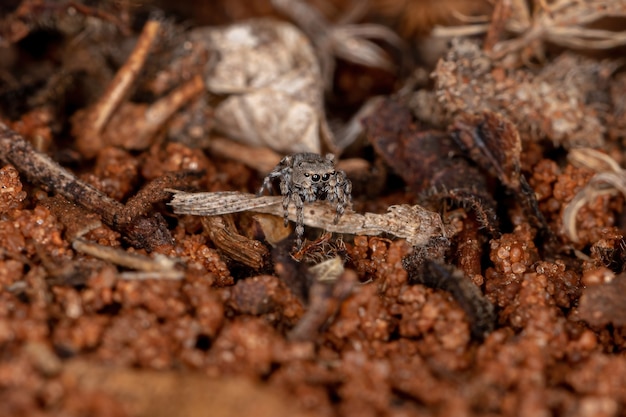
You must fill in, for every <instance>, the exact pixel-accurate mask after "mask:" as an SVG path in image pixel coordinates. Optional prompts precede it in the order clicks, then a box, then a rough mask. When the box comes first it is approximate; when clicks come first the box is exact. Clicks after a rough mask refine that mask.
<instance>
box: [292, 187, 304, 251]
mask: <svg viewBox="0 0 626 417" xmlns="http://www.w3.org/2000/svg"><path fill="white" fill-rule="evenodd" d="M293 204H294V205H295V206H296V246H297V247H298V249H300V248H302V236H304V200H302V196H301V195H300V194H297V193H294V194H293Z"/></svg>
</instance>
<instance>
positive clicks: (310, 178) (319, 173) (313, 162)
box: [291, 154, 337, 188]
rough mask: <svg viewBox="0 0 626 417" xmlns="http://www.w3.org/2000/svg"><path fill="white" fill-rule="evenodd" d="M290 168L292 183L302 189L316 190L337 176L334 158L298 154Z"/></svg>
mask: <svg viewBox="0 0 626 417" xmlns="http://www.w3.org/2000/svg"><path fill="white" fill-rule="evenodd" d="M297 156H298V157H299V158H295V159H294V161H293V166H292V174H291V175H292V181H293V182H294V184H297V185H299V186H301V187H303V188H317V187H319V186H322V185H323V184H324V183H327V182H328V181H331V180H333V179H334V178H335V177H336V176H337V172H336V170H335V163H334V160H333V159H334V157H333V156H332V155H327V156H326V157H323V156H320V155H317V154H299V155H297Z"/></svg>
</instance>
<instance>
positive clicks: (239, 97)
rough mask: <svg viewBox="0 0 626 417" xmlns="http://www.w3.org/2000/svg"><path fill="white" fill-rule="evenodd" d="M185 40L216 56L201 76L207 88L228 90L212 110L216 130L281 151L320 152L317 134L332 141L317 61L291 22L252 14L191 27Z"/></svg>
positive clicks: (218, 91)
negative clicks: (223, 24) (226, 22)
mask: <svg viewBox="0 0 626 417" xmlns="http://www.w3.org/2000/svg"><path fill="white" fill-rule="evenodd" d="M189 40H190V41H192V42H195V43H198V44H204V45H206V46H205V47H206V48H207V50H210V51H212V52H213V53H214V54H215V56H216V58H215V61H214V62H212V63H211V65H208V66H207V68H206V71H205V74H204V77H205V84H206V87H207V89H208V90H209V91H210V92H212V93H214V94H223V95H227V97H226V98H225V99H224V101H222V102H221V103H220V104H219V105H218V107H217V108H216V109H215V113H214V117H215V128H216V129H217V130H218V131H221V132H223V133H225V134H226V135H228V136H229V137H231V138H233V139H236V140H239V141H241V142H243V143H245V144H247V145H251V146H258V147H262V146H266V147H269V148H271V149H274V150H276V151H279V152H284V153H296V152H314V153H320V152H321V142H320V138H322V139H324V140H326V142H327V143H328V144H330V143H332V140H331V138H330V135H331V134H330V130H329V129H328V126H327V125H326V118H325V115H324V109H323V91H324V86H323V81H322V78H321V72H320V69H319V64H318V62H317V59H316V57H315V53H314V51H313V48H312V47H311V44H310V42H309V40H308V39H307V38H306V37H305V36H304V35H303V34H302V33H301V32H300V31H299V30H298V29H297V28H295V27H294V26H293V25H291V24H289V23H285V22H280V21H275V20H269V19H256V20H250V21H247V22H242V23H236V24H233V25H229V26H227V27H224V28H218V29H215V28H203V29H196V30H194V31H192V32H191V33H190V35H189Z"/></svg>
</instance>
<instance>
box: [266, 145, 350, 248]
mask: <svg viewBox="0 0 626 417" xmlns="http://www.w3.org/2000/svg"><path fill="white" fill-rule="evenodd" d="M276 178H280V193H281V194H282V196H283V209H284V218H285V226H287V224H289V203H290V202H293V204H294V206H295V207H296V239H297V240H296V245H297V247H298V248H300V247H301V246H302V236H303V235H304V214H303V208H304V203H312V202H314V201H317V200H326V201H328V202H330V203H336V204H337V208H336V210H337V215H336V216H335V223H337V222H338V221H339V218H340V217H341V215H342V214H343V213H344V211H345V208H346V207H347V206H348V205H349V204H350V200H351V199H352V195H351V194H350V193H351V192H352V183H351V182H350V180H349V179H348V178H347V177H346V173H345V172H343V171H341V170H338V169H336V168H335V156H334V155H333V154H327V155H326V156H325V157H324V156H321V155H318V154H315V153H308V152H304V153H297V154H294V155H288V156H286V157H284V158H283V159H282V160H281V161H280V163H279V164H278V165H276V168H274V170H273V171H272V172H270V173H269V175H268V176H267V177H265V180H264V181H263V185H262V186H261V188H260V189H259V192H258V195H261V194H263V191H264V190H270V191H271V189H272V180H274V179H276Z"/></svg>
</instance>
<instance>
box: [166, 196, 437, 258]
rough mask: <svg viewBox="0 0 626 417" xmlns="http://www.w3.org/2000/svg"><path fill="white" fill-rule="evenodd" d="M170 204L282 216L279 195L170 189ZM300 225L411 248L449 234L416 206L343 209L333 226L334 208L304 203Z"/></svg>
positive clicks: (199, 211) (189, 210)
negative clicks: (389, 239)
mask: <svg viewBox="0 0 626 417" xmlns="http://www.w3.org/2000/svg"><path fill="white" fill-rule="evenodd" d="M171 191H173V192H174V196H173V197H172V200H171V201H170V203H169V204H170V205H171V206H172V207H173V208H174V212H175V213H177V214H192V215H197V216H219V215H223V214H229V213H237V212H242V211H254V212H258V213H267V214H273V215H275V216H279V217H280V216H282V215H283V208H282V201H283V198H282V197H280V196H261V197H256V196H255V195H253V194H247V193H240V192H236V191H231V192H215V193H186V192H182V191H176V190H171ZM303 214H304V224H305V225H307V226H310V227H316V228H320V229H324V230H327V231H329V232H333V233H345V234H355V235H370V236H377V235H380V234H383V233H387V234H390V235H393V236H395V237H399V238H403V239H406V240H407V242H408V243H409V244H411V245H413V246H425V245H427V244H429V243H430V242H431V240H432V239H433V238H441V237H444V238H447V237H448V236H449V231H448V230H447V229H446V227H445V226H444V224H443V222H442V220H441V217H440V216H439V214H437V213H434V212H432V211H429V210H426V209H424V208H422V207H420V206H408V205H398V206H391V207H389V211H388V212H387V213H384V214H375V213H364V214H359V213H355V212H352V211H349V210H347V211H346V212H345V213H344V214H343V215H342V216H341V219H340V220H339V222H338V223H337V224H335V223H334V219H335V215H336V212H335V208H334V207H332V206H331V205H329V204H327V203H326V202H316V203H312V204H308V205H306V206H305V208H304V213H303ZM289 220H291V221H296V210H295V207H289Z"/></svg>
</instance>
